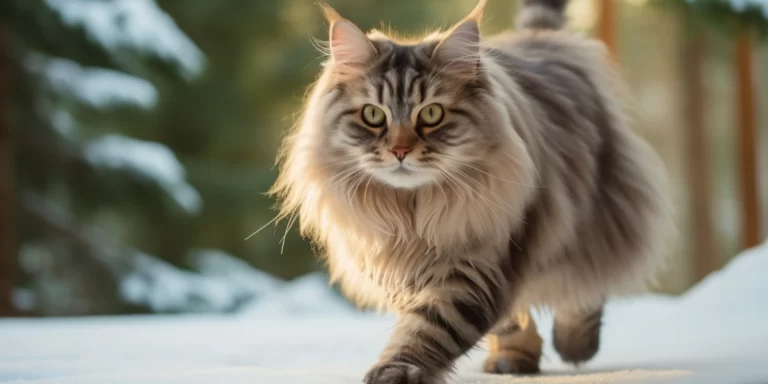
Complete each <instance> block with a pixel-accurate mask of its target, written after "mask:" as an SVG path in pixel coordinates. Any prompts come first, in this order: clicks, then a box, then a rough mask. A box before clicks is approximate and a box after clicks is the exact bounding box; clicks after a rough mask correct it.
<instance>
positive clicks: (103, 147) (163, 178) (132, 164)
mask: <svg viewBox="0 0 768 384" xmlns="http://www.w3.org/2000/svg"><path fill="white" fill-rule="evenodd" d="M85 157H86V159H87V160H88V161H89V162H90V163H91V164H93V165H94V166H96V167H98V168H104V169H108V170H110V171H116V170H122V171H129V172H134V173H137V174H139V175H141V176H142V177H144V178H146V179H147V180H150V181H152V182H155V183H156V184H157V185H158V186H160V188H162V189H163V190H165V191H166V192H167V193H168V194H169V195H170V196H171V197H172V198H173V199H174V200H175V201H176V202H177V203H178V204H179V205H180V206H181V207H182V208H184V209H185V210H186V211H187V212H189V213H198V212H200V210H201V209H202V205H203V203H202V199H201V198H200V195H199V194H198V192H197V190H195V188H194V187H192V186H191V185H190V184H189V183H187V181H186V180H185V177H186V172H185V170H184V167H183V166H182V165H181V163H180V162H179V161H178V159H176V156H175V155H174V153H173V151H171V150H170V149H169V148H168V147H166V146H165V145H162V144H160V143H156V142H151V141H143V140H138V139H133V138H129V137H126V136H121V135H115V134H110V135H105V136H102V137H100V138H98V139H94V140H92V141H90V142H88V143H86V144H85Z"/></svg>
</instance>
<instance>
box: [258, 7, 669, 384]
mask: <svg viewBox="0 0 768 384" xmlns="http://www.w3.org/2000/svg"><path fill="white" fill-rule="evenodd" d="M321 5H322V6H323V9H324V12H325V15H326V18H327V20H328V21H329V23H330V41H329V45H330V53H329V57H328V59H327V61H326V62H325V65H324V69H323V71H322V74H321V75H320V77H319V79H318V81H317V82H316V83H315V84H313V85H312V87H311V89H310V91H311V92H310V94H309V97H308V100H307V102H306V105H305V109H304V111H303V115H302V118H301V121H300V122H299V124H298V125H297V128H296V129H295V131H293V132H292V133H291V134H290V135H289V136H288V137H287V138H286V139H285V142H284V147H283V150H282V151H281V156H280V157H279V159H278V163H279V168H280V174H279V178H278V180H277V182H276V184H275V185H274V187H273V189H272V191H271V193H272V194H273V195H275V196H277V197H278V198H279V200H280V203H281V204H280V209H281V212H280V217H283V218H290V219H291V220H290V221H291V222H292V221H293V220H294V219H295V218H296V217H298V219H299V222H300V228H301V231H302V233H303V234H304V235H305V236H307V237H308V238H310V239H312V240H313V241H314V243H315V244H316V245H317V246H318V247H319V248H320V249H321V250H322V251H323V252H324V255H325V258H326V260H327V264H328V268H329V270H330V273H331V276H332V278H333V280H334V282H338V283H339V284H340V286H341V288H342V289H343V291H344V292H345V294H346V295H348V296H349V297H350V298H351V299H353V300H354V301H355V302H356V303H357V304H359V305H360V306H361V307H370V308H376V309H381V310H389V311H394V312H396V313H397V314H398V320H397V324H396V327H395V329H394V331H393V334H392V337H391V340H390V341H389V343H388V345H387V346H386V347H385V348H384V350H383V352H382V353H381V356H380V360H379V362H378V363H376V364H375V365H374V366H373V367H372V368H371V369H370V371H369V372H368V373H367V375H366V376H365V379H364V381H365V383H368V384H385V383H387V384H388V383H406V384H410V383H442V382H444V380H445V379H446V375H447V374H448V373H449V372H450V371H451V368H452V366H453V363H454V362H455V360H456V359H457V358H459V357H460V356H462V355H463V354H465V353H466V352H467V351H468V350H469V349H470V348H472V347H473V346H474V345H475V344H476V343H477V342H478V341H480V340H481V339H482V338H483V337H487V340H488V343H489V346H490V356H489V357H488V359H487V360H486V362H485V364H484V369H485V371H486V372H492V373H500V374H509V373H534V372H538V370H539V360H540V356H541V347H542V340H541V338H540V337H539V334H538V332H537V330H536V325H535V323H534V322H533V319H531V317H530V314H529V308H531V307H538V308H547V309H549V310H552V311H554V313H555V323H554V324H555V325H554V329H553V339H554V344H555V348H556V350H557V351H558V352H559V354H560V356H561V357H562V358H563V360H565V361H567V362H571V363H575V364H578V363H581V362H585V361H587V360H589V359H590V358H592V356H593V355H594V354H595V353H596V352H597V350H598V347H599V338H600V325H601V316H602V308H603V305H604V303H605V301H606V299H607V298H609V296H612V295H622V294H629V293H635V292H638V291H639V290H641V289H645V287H646V285H647V283H648V282H650V281H651V280H652V278H653V275H654V273H655V272H656V271H657V270H658V268H659V267H660V265H661V261H662V257H661V255H662V254H663V251H664V249H662V245H664V243H665V237H666V236H665V235H666V234H668V233H669V232H671V231H672V227H671V225H670V222H671V221H670V212H671V210H670V206H669V204H668V202H667V194H666V191H665V180H666V175H665V170H664V167H663V165H662V164H661V162H660V160H659V158H658V157H657V156H656V154H655V153H654V152H653V151H652V150H651V149H650V147H649V146H648V145H647V144H646V143H645V142H643V141H642V140H641V139H640V138H639V137H638V136H637V135H636V134H634V133H633V132H632V131H631V130H630V129H629V128H628V123H627V118H626V117H625V115H624V113H623V107H622V102H621V101H620V100H621V94H620V92H619V89H620V87H617V84H618V82H616V81H615V79H616V78H617V76H614V75H613V71H612V68H611V66H610V63H609V60H608V59H607V57H606V56H607V55H606V52H605V49H604V46H603V45H602V44H601V43H599V42H597V41H594V40H590V39H587V38H583V37H579V36H575V35H573V34H570V33H567V32H566V31H564V30H562V27H563V24H564V21H565V17H564V8H565V7H566V0H523V3H522V8H521V12H520V13H519V15H518V17H517V28H516V31H513V32H509V33H504V34H501V35H499V36H495V37H492V38H482V37H481V36H480V32H479V23H480V19H481V15H482V11H483V7H484V5H485V0H481V1H480V2H479V4H478V5H477V7H476V8H475V9H474V10H473V11H472V13H471V14H470V15H469V16H467V17H466V18H465V19H463V20H462V21H461V22H459V23H458V24H457V25H455V26H454V27H453V28H451V29H450V30H448V31H446V32H441V33H435V34H432V35H429V36H427V37H425V38H423V39H419V40H414V41H402V40H396V39H394V38H392V37H388V36H386V35H385V34H383V33H381V32H378V31H372V32H370V33H367V34H366V33H364V32H362V31H361V30H360V29H359V28H358V27H357V26H355V25H354V24H353V23H352V22H351V21H349V20H347V19H345V18H343V17H342V16H340V15H339V14H338V13H337V12H336V11H334V10H333V9H332V8H330V7H329V6H327V5H325V4H321Z"/></svg>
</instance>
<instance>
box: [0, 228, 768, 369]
mask: <svg viewBox="0 0 768 384" xmlns="http://www.w3.org/2000/svg"><path fill="white" fill-rule="evenodd" d="M202 252H203V254H205V253H206V251H202ZM212 254H215V253H212ZM216 258H217V256H213V257H211V258H210V259H209V261H208V262H203V263H199V264H198V265H202V264H206V263H210V264H211V265H214V266H217V267H208V268H203V269H205V270H207V271H208V272H207V273H213V274H218V275H219V276H224V275H227V274H228V273H230V272H226V273H225V272H221V271H224V270H227V267H220V266H221V265H234V264H227V263H229V262H228V261H225V262H223V263H219V262H216V261H214V262H210V260H216ZM224 259H226V257H225V258H224ZM766 270H768V243H766V244H764V245H762V246H760V247H758V248H755V249H753V250H750V251H747V252H744V253H742V254H741V255H739V256H738V257H737V258H735V259H734V260H733V261H732V262H731V263H730V264H729V265H727V266H726V267H725V268H723V269H722V270H721V271H719V272H717V273H715V274H713V275H711V276H710V277H709V278H707V279H706V280H705V281H703V282H702V283H701V284H699V285H698V286H697V287H695V288H694V289H692V290H690V291H689V292H688V293H686V294H685V295H683V296H680V297H669V296H663V295H648V296H643V297H639V298H635V299H628V300H619V301H614V302H611V303H610V304H609V305H608V307H607V308H606V312H605V327H604V330H603V340H602V343H601V344H602V345H601V349H600V352H599V353H598V354H597V356H596V357H595V359H594V360H593V361H592V362H590V363H588V364H586V365H584V366H582V367H581V368H580V369H576V368H573V367H570V366H566V365H564V364H562V363H561V362H560V360H559V357H558V356H557V354H556V353H555V351H554V350H553V348H552V346H551V341H550V326H551V323H552V320H551V318H549V317H548V316H547V315H546V314H538V315H537V318H538V319H537V320H538V325H539V331H540V333H542V336H543V337H544V339H545V349H544V357H543V361H542V364H543V365H542V369H543V371H544V374H543V375H541V376H532V377H516V378H512V377H500V376H490V375H485V374H483V373H481V372H480V364H481V362H482V360H483V358H484V355H485V352H484V351H483V349H484V346H483V345H480V347H479V348H478V349H477V350H475V351H472V352H471V353H470V354H469V356H467V357H465V358H462V359H461V360H460V361H459V363H458V373H457V374H456V375H455V376H453V377H452V380H451V382H455V383H462V384H493V383H499V384H500V383H516V384H534V383H535V384H547V383H551V384H558V383H585V384H586V383H589V384H592V383H676V384H677V383H705V384H708V383H713V384H715V383H716V384H730V383H733V384H746V383H755V384H757V383H762V382H766V381H768V365H766V362H768V332H765V330H764V329H765V324H768V305H766V301H765V297H766V296H767V295H768V282H766V279H761V278H760V275H761V273H762V274H764V271H766ZM212 271H219V272H212ZM278 285H279V287H278V289H277V290H274V291H273V292H272V293H271V294H268V295H266V296H262V297H261V298H260V299H258V300H256V301H255V302H254V303H253V305H248V306H246V307H245V309H244V310H243V311H240V312H238V313H237V314H229V315H206V314H195V315H177V316H170V315H156V316H134V317H103V318H99V317H95V318H85V319H82V318H68V319H6V320H0V341H1V343H0V345H2V346H3V348H0V382H23V383H33V384H37V383H41V384H42V383H46V384H64V383H78V384H96V383H98V384H105V383H151V384H161V383H167V384H177V383H185V384H186V383H211V382H215V383H223V384H240V383H243V384H245V383H248V384H252V383H259V384H278V383H281V384H294V383H296V384H305V383H306V384H313V383H317V384H321V383H322V384H325V383H328V384H331V383H334V384H336V383H340V384H352V383H355V384H357V383H360V381H361V377H362V375H363V373H364V372H365V371H366V370H367V368H368V367H369V366H370V365H371V364H372V363H373V362H375V360H376V358H377V355H378V353H379V351H380V349H381V348H382V347H383V346H384V344H385V343H386V341H387V336H388V335H389V334H390V333H391V331H392V325H393V323H394V317H393V316H390V315H384V316H380V315H373V314H367V313H357V312H352V311H348V310H336V309H329V308H337V306H338V305H339V300H340V299H338V298H337V296H335V294H333V293H332V292H331V291H330V290H329V289H328V287H327V283H326V281H325V280H324V278H323V277H322V275H318V274H314V275H308V276H307V277H306V278H304V279H300V280H297V281H293V282H288V283H280V284H278ZM323 292H325V293H323ZM292 298H293V299H296V300H295V301H293V302H291V303H290V304H289V305H286V306H284V307H282V308H278V307H276V306H275V304H270V301H271V302H274V301H279V300H283V299H285V300H288V301H290V300H292ZM302 298H303V299H302ZM259 302H261V304H259ZM339 309H341V308H339Z"/></svg>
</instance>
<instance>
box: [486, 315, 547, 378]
mask: <svg viewBox="0 0 768 384" xmlns="http://www.w3.org/2000/svg"><path fill="white" fill-rule="evenodd" d="M487 340H488V347H489V352H490V354H489V355H488V358H487V359H486V360H485V364H483V370H484V371H485V372H487V373H498V374H531V373H538V372H539V360H541V346H542V340H541V336H539V332H538V331H537V330H536V322H535V321H534V320H533V318H532V317H531V314H530V312H529V311H527V310H526V311H523V312H518V313H516V314H515V315H514V316H510V317H509V318H508V319H505V320H503V321H502V322H501V323H499V324H498V325H497V326H496V327H494V328H493V329H492V330H491V332H489V334H488V337H487Z"/></svg>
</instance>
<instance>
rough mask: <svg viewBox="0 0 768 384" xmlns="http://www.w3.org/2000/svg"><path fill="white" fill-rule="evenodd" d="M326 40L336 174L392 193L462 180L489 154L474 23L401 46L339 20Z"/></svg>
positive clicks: (330, 142)
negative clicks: (381, 185) (387, 187)
mask: <svg viewBox="0 0 768 384" xmlns="http://www.w3.org/2000/svg"><path fill="white" fill-rule="evenodd" d="M330 43H331V53H332V57H331V59H332V60H331V62H329V66H330V69H329V70H332V71H335V75H334V77H333V87H332V91H331V92H329V94H328V95H327V97H328V98H329V101H328V108H327V111H326V112H325V119H324V121H325V124H326V125H327V127H325V128H326V129H325V130H324V131H325V132H327V135H328V137H327V145H328V146H330V148H329V153H330V154H331V155H332V156H333V157H334V159H333V160H332V162H333V163H334V164H336V165H337V169H338V170H339V171H340V172H346V173H348V174H349V175H350V177H352V176H351V175H354V174H358V175H360V174H362V175H366V176H369V178H375V179H376V180H378V181H380V182H383V183H385V184H387V185H390V186H392V187H395V188H409V189H413V188H418V187H420V186H423V185H426V184H430V183H435V182H440V181H442V180H445V181H446V182H447V183H454V184H456V183H459V184H460V183H466V182H468V181H467V180H464V179H465V178H464V177H462V176H461V172H462V169H467V167H475V165H473V164H476V163H477V162H479V161H481V160H482V159H483V157H484V156H487V154H488V153H487V151H488V149H489V140H488V139H489V138H488V129H487V127H486V126H484V125H487V124H489V116H486V115H484V113H483V111H484V108H483V106H482V105H479V104H481V103H483V102H484V101H483V100H486V102H487V99H484V98H483V97H481V96H482V95H483V94H485V95H487V89H486V87H487V85H486V82H485V81H484V80H483V78H482V77H483V74H482V68H481V67H480V62H479V52H478V50H479V31H478V27H477V24H476V23H475V22H474V21H468V22H464V23H462V24H460V25H459V26H457V27H456V28H455V29H454V30H453V31H452V32H451V33H449V34H447V35H445V36H437V37H431V38H428V39H427V40H424V41H420V42H417V43H413V44H408V45H405V44H398V43H396V42H394V41H392V40H389V39H388V38H387V37H385V36H383V35H380V34H374V35H370V36H366V35H364V34H363V33H362V32H361V31H360V30H359V29H357V27H355V26H354V25H353V24H351V23H350V22H349V21H347V20H339V21H335V22H333V24H332V27H331V41H330Z"/></svg>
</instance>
